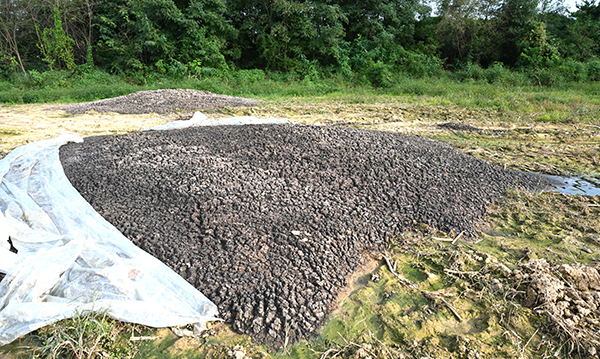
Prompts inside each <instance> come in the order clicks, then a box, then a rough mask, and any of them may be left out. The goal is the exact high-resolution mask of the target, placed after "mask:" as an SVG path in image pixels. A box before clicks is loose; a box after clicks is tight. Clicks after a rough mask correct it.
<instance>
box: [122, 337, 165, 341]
mask: <svg viewBox="0 0 600 359" xmlns="http://www.w3.org/2000/svg"><path fill="white" fill-rule="evenodd" d="M158 338H160V337H158V336H153V337H134V336H132V337H131V338H129V340H131V341H132V342H139V341H142V340H156V339H158Z"/></svg>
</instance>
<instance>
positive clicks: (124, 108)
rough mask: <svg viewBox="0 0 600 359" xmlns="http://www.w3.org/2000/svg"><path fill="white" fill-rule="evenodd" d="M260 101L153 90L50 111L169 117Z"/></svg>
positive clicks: (178, 91) (206, 93) (208, 93)
mask: <svg viewBox="0 0 600 359" xmlns="http://www.w3.org/2000/svg"><path fill="white" fill-rule="evenodd" d="M258 102H259V100H252V99H247V98H242V97H232V96H227V95H216V94H214V93H211V92H208V91H199V90H151V91H140V92H136V93H132V94H129V95H126V96H119V97H113V98H108V99H104V100H98V101H93V102H84V103H78V104H74V105H68V106H56V107H50V108H48V110H65V111H67V113H70V114H73V115H76V114H82V113H86V112H88V111H91V110H94V111H98V112H117V113H123V114H139V113H158V114H163V113H168V112H174V111H177V110H191V111H195V110H216V109H220V108H225V107H239V106H248V107H250V106H254V105H256V104H257V103H258Z"/></svg>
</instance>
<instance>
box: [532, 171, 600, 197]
mask: <svg viewBox="0 0 600 359" xmlns="http://www.w3.org/2000/svg"><path fill="white" fill-rule="evenodd" d="M544 177H546V178H549V179H551V180H553V181H555V182H556V189H555V190H556V191H558V192H561V193H565V194H570V195H582V196H599V195H600V181H599V180H597V179H594V178H592V177H586V176H583V177H574V176H569V177H567V176H550V175H544Z"/></svg>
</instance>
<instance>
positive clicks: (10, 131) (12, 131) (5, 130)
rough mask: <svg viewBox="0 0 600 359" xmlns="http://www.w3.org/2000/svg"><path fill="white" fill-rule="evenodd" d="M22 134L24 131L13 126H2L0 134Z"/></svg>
mask: <svg viewBox="0 0 600 359" xmlns="http://www.w3.org/2000/svg"><path fill="white" fill-rule="evenodd" d="M21 134H22V132H20V131H17V130H15V129H12V128H0V136H18V135H21Z"/></svg>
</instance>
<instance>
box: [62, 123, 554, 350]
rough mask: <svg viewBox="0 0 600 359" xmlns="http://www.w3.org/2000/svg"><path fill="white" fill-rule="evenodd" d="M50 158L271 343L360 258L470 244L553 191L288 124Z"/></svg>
mask: <svg viewBox="0 0 600 359" xmlns="http://www.w3.org/2000/svg"><path fill="white" fill-rule="evenodd" d="M61 161H62V164H63V166H64V169H65V173H66V175H67V177H68V178H69V180H70V181H71V183H72V184H73V186H74V187H75V188H76V189H77V190H78V191H79V192H80V193H81V194H82V196H83V197H84V198H85V199H86V200H87V201H88V202H89V203H90V204H91V205H92V206H93V207H94V208H95V209H96V211H98V212H99V213H100V214H101V215H102V216H103V217H104V218H106V219H107V220H108V221H109V222H111V223H112V224H113V225H115V226H116V227H117V228H118V229H119V230H120V231H121V232H122V233H123V234H124V235H125V236H127V237H128V238H129V239H131V240H132V241H133V242H134V243H135V244H136V245H137V246H139V247H140V248H142V249H144V250H146V251H147V252H149V253H150V254H152V255H154V256H155V257H157V258H158V259H160V260H161V261H163V262H164V263H165V264H167V265H168V266H169V267H171V268H172V269H173V270H175V271H176V272H177V273H179V274H180V275H181V276H183V277H184V278H185V279H186V280H188V281H189V282H190V283H191V284H193V285H194V286H195V287H196V288H198V289H199V290H200V291H202V292H203V293H204V294H205V295H206V296H207V297H208V298H210V299H211V300H212V301H214V302H215V303H216V304H217V305H218V306H219V310H220V313H221V315H222V317H223V318H224V319H225V320H226V321H227V322H228V323H230V324H231V325H232V327H233V329H234V330H236V331H238V332H241V333H245V334H249V335H250V336H252V337H253V338H254V339H255V340H257V341H258V342H264V343H268V344H272V345H276V346H279V345H282V344H283V343H286V342H288V343H292V342H294V341H296V340H299V339H302V338H307V337H308V336H310V335H312V334H314V333H315V332H316V330H317V329H318V328H319V327H320V326H321V325H322V324H323V323H324V322H325V320H326V318H327V315H328V314H329V313H330V312H331V311H332V310H333V309H334V307H335V305H336V299H337V296H338V293H339V292H340V291H341V290H342V289H343V288H344V286H346V285H347V277H348V276H349V275H351V274H352V272H353V271H355V270H356V269H357V268H358V267H359V265H360V264H361V262H362V255H363V253H365V251H375V250H382V249H384V248H385V247H386V246H387V243H388V241H389V240H391V239H393V238H394V237H396V236H398V235H400V233H402V232H403V231H405V230H407V229H409V228H414V227H415V226H417V225H419V224H426V225H428V226H431V227H434V228H437V229H439V230H441V231H444V232H448V233H451V232H453V233H455V234H458V233H460V232H464V233H465V236H474V235H475V230H474V226H475V225H476V224H477V222H478V221H479V220H480V219H482V218H483V217H484V216H485V215H486V210H487V206H488V204H489V203H490V202H492V201H494V200H496V199H499V198H501V197H502V196H503V195H505V193H506V191H507V189H509V188H521V189H525V190H530V191H537V190H540V189H543V188H545V187H546V186H549V185H551V183H550V182H549V181H548V180H547V179H545V178H542V177H540V176H536V175H533V174H529V173H523V172H517V171H511V170H505V169H502V168H501V167H497V166H493V165H491V164H489V163H487V162H485V161H482V160H479V159H476V158H474V157H471V156H467V155H465V154H463V153H462V152H460V151H458V150H455V149H453V148H452V147H450V146H448V145H445V144H442V143H440V142H437V141H433V140H429V139H424V138H419V137H414V136H407V135H403V134H399V133H390V132H378V131H368V130H357V129H351V128H344V127H318V126H303V125H291V124H290V125H244V126H215V127H204V128H190V129H185V130H172V131H157V132H144V133H130V134H126V135H118V136H98V137H89V138H86V139H85V141H84V142H83V143H78V144H68V145H65V146H63V147H62V148H61Z"/></svg>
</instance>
